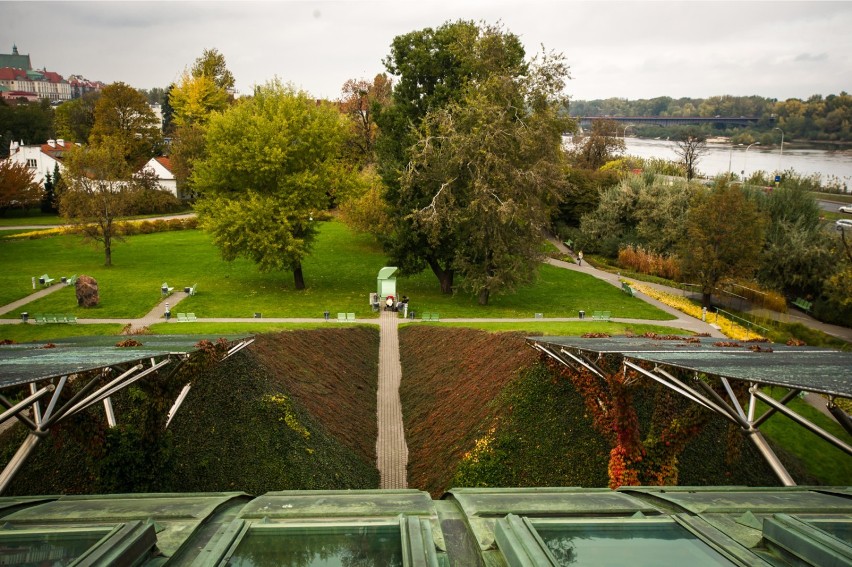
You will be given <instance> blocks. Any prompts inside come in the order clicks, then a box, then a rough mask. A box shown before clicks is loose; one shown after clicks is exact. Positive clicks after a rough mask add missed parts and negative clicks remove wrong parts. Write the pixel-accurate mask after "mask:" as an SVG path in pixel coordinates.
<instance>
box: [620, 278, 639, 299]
mask: <svg viewBox="0 0 852 567" xmlns="http://www.w3.org/2000/svg"><path fill="white" fill-rule="evenodd" d="M621 291H623V292H624V293H626V294H627V295H629V296H630V297H635V294H636V292H635V290H634V289H633V288H632V287H630V284H628V283H627V282H621Z"/></svg>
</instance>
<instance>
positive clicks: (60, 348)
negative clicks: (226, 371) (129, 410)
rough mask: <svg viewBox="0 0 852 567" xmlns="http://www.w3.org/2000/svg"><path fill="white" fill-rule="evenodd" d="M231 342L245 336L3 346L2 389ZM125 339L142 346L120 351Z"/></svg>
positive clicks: (112, 338) (84, 339)
mask: <svg viewBox="0 0 852 567" xmlns="http://www.w3.org/2000/svg"><path fill="white" fill-rule="evenodd" d="M220 338H224V339H226V340H228V341H233V340H238V339H241V338H245V336H227V337H220V336H208V335H135V336H127V337H116V336H98V337H70V338H64V339H57V340H54V341H44V342H37V343H23V344H13V345H0V388H5V387H8V386H14V385H16V384H26V383H28V382H35V381H38V380H42V379H45V378H51V377H54V376H64V375H67V374H74V373H76V372H85V371H87V370H95V369H98V368H104V367H108V366H112V365H114V364H121V363H124V362H134V361H137V360H147V359H149V358H151V357H158V356H162V355H164V354H168V353H188V352H194V351H195V350H197V349H198V347H197V346H196V345H197V344H198V342H199V341H201V340H205V339H206V340H209V341H214V342H215V341H217V340H219V339H220ZM125 339H133V340H136V341H138V342H140V343H142V345H141V346H135V347H117V346H116V343H119V342H121V341H123V340H125Z"/></svg>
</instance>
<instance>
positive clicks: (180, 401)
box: [166, 384, 192, 428]
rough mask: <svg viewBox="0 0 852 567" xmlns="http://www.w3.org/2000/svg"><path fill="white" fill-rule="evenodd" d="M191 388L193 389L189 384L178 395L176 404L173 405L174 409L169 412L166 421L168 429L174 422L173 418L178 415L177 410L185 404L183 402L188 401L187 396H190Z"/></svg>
mask: <svg viewBox="0 0 852 567" xmlns="http://www.w3.org/2000/svg"><path fill="white" fill-rule="evenodd" d="M191 388H192V384H187V385H186V386H184V387H183V390H181V391H180V394H178V397H177V399H176V400H175V403H174V404H172V408H171V409H170V410H169V416H168V418H167V419H166V427H167V428H168V426H169V424H170V423H171V422H172V418H173V417H174V416H175V414H176V413H177V410H178V409H179V408H180V406H181V404H183V401H184V400H185V399H186V396H187V394H189V390H190V389H191Z"/></svg>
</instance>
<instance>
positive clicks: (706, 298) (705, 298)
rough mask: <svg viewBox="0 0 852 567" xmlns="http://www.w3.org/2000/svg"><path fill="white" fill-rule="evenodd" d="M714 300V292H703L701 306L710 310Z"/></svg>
mask: <svg viewBox="0 0 852 567" xmlns="http://www.w3.org/2000/svg"><path fill="white" fill-rule="evenodd" d="M712 299H713V293H712V292H707V291H702V292H701V305H702V306H704V307H706V308H707V309H710V307H711V301H712Z"/></svg>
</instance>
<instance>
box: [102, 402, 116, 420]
mask: <svg viewBox="0 0 852 567" xmlns="http://www.w3.org/2000/svg"><path fill="white" fill-rule="evenodd" d="M104 411H105V412H106V418H107V424H108V425H109V426H110V427H115V426H116V421H115V412H114V411H113V409H112V400H111V399H110V398H104Z"/></svg>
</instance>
